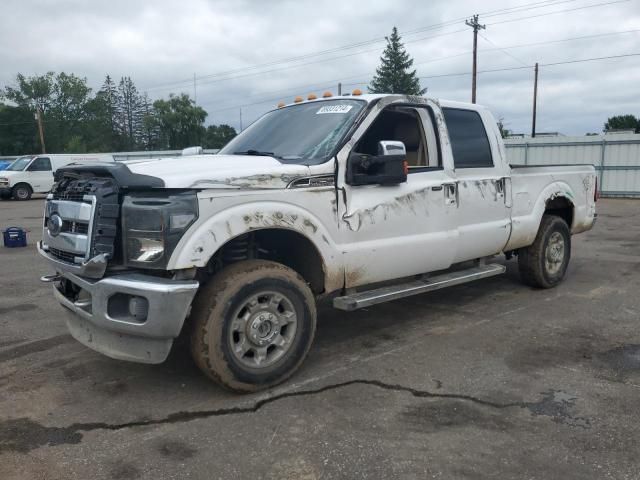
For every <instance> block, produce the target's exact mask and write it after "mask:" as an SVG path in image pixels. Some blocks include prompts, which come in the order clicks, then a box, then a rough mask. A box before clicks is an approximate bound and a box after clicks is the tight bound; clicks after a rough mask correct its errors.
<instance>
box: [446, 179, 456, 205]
mask: <svg viewBox="0 0 640 480" xmlns="http://www.w3.org/2000/svg"><path fill="white" fill-rule="evenodd" d="M443 187H444V204H445V205H457V204H458V185H457V184H456V183H445V184H444V185H443Z"/></svg>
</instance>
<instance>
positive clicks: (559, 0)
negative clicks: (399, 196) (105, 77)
mask: <svg viewBox="0 0 640 480" xmlns="http://www.w3.org/2000/svg"><path fill="white" fill-rule="evenodd" d="M575 1H578V0H546V1H542V2H534V3H530V4H524V5H519V6H514V7H509V8H503V9H498V10H493V11H489V12H485V13H481V15H486V16H488V17H492V16H501V15H508V14H512V13H519V12H522V11H527V10H533V9H537V8H545V7H550V6H555V5H559V4H563V3H571V2H575ZM620 1H629V0H620ZM465 18H466V17H461V18H457V19H453V20H449V21H446V22H442V23H438V24H433V25H428V26H426V27H421V28H417V29H413V30H407V31H404V32H401V33H402V35H403V36H408V35H415V34H417V33H422V32H425V31H429V30H435V29H440V28H444V27H447V26H451V25H454V24H457V23H458V22H460V21H461V20H464V19H465ZM384 40H385V37H378V38H375V39H371V40H366V41H361V42H356V43H353V44H348V45H343V46H340V47H334V48H331V49H327V50H321V51H316V52H310V53H306V54H303V55H298V56H294V57H288V58H284V59H280V60H274V61H271V62H266V63H263V64H258V65H251V66H247V67H241V68H237V69H233V70H227V71H222V72H217V73H213V74H208V75H202V76H200V77H197V78H198V79H205V78H215V77H221V76H227V75H232V74H234V73H239V72H243V71H245V70H254V69H258V68H263V67H268V66H272V65H276V64H280V63H289V62H295V61H299V60H305V59H307V58H312V57H316V56H319V55H326V54H330V53H336V52H339V51H342V50H349V49H352V48H357V47H361V46H366V45H370V44H373V43H380V42H382V41H384ZM409 41H414V40H407V41H406V42H405V43H408V42H409ZM362 53H364V52H362ZM337 58H340V57H337ZM192 80H193V79H192V78H189V79H183V80H176V81H174V82H170V83H165V84H158V85H153V86H150V87H147V88H146V90H156V89H164V88H173V87H179V86H182V84H184V83H191V82H192ZM143 90H145V88H143Z"/></svg>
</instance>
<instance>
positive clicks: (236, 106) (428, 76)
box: [209, 52, 640, 113]
mask: <svg viewBox="0 0 640 480" xmlns="http://www.w3.org/2000/svg"><path fill="white" fill-rule="evenodd" d="M637 56H640V52H638V53H627V54H622V55H609V56H606V57H593V58H583V59H578V60H566V61H563V62H553V63H540V64H539V66H541V67H552V66H556V65H567V64H573V63H583V62H593V61H597V60H609V59H616V58H627V57H637ZM532 68H534V65H525V66H521V67H508V68H494V69H487V70H478V71H477V73H479V74H480V73H496V72H508V71H512V70H529V69H532ZM471 74H472V72H456V73H443V74H439V75H426V76H421V77H418V78H420V79H431V78H445V77H458V76H464V75H471ZM360 83H362V82H357V83H353V84H347V85H359V84H360ZM278 99H279V98H274V99H269V100H264V101H260V102H253V103H246V104H242V105H232V106H229V107H225V108H220V109H216V110H209V113H216V112H221V111H225V110H230V109H233V108H239V107H249V106H253V105H261V104H263V103H268V102H270V101H275V100H278Z"/></svg>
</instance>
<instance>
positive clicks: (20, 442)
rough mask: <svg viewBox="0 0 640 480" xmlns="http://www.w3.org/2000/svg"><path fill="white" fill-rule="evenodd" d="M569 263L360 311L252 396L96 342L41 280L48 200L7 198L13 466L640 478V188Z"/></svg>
mask: <svg viewBox="0 0 640 480" xmlns="http://www.w3.org/2000/svg"><path fill="white" fill-rule="evenodd" d="M598 207H599V213H600V217H599V220H598V224H597V225H596V227H595V229H594V230H592V231H591V232H588V233H586V234H583V235H579V236H577V237H574V244H573V259H572V262H571V265H570V267H569V272H568V277H567V279H566V281H565V282H564V283H563V284H562V285H561V286H559V287H558V288H556V289H553V290H533V289H531V288H528V287H525V286H524V285H522V284H521V283H519V281H518V274H517V268H516V264H515V262H514V261H510V262H506V264H507V265H508V273H507V275H505V276H501V277H496V278H493V279H489V280H485V281H481V282H478V283H475V284H468V285H464V286H459V287H455V288H452V289H448V290H443V291H440V292H436V293H432V294H426V295H422V296H418V297H412V298H409V299H405V300H401V301H396V302H393V303H389V304H384V305H380V306H377V307H375V308H369V309H366V310H361V311H358V312H355V313H343V312H338V311H333V310H330V309H327V308H323V309H322V310H321V314H320V318H319V329H318V334H317V337H316V342H315V345H314V347H313V348H312V351H311V354H310V356H309V358H308V359H307V361H306V363H305V364H304V365H303V367H302V369H301V370H300V371H299V372H298V373H297V374H296V375H295V376H294V378H293V379H292V380H291V381H289V382H288V383H286V384H285V385H282V386H280V387H278V388H276V389H274V390H273V391H270V392H266V393H262V394H256V395H249V396H238V395H234V394H231V393H228V392H225V391H223V390H221V389H220V388H218V387H217V386H216V385H214V384H211V383H210V382H208V381H207V380H206V379H205V378H204V376H202V375H201V374H200V373H199V372H198V370H197V369H196V367H195V366H194V365H193V363H192V362H191V360H190V358H189V356H188V352H187V351H186V350H185V349H183V348H182V349H181V348H178V349H176V350H175V351H174V352H172V354H171V356H170V358H169V360H168V361H167V362H166V363H165V364H163V365H156V366H148V365H137V364H128V363H123V362H118V361H115V360H111V359H108V358H106V357H103V356H101V355H99V354H97V353H94V352H93V351H91V350H88V349H87V348H85V347H83V346H82V345H80V344H78V343H76V342H75V341H74V340H73V339H72V338H71V337H70V336H69V335H68V334H67V332H66V328H65V326H64V325H63V323H62V315H61V307H59V306H58V305H57V304H56V303H55V301H54V300H53V297H52V295H51V292H50V288H51V287H49V286H47V285H43V284H41V283H40V282H39V280H38V278H39V276H40V275H42V274H44V273H48V268H47V266H46V265H45V262H44V261H42V260H40V259H39V258H38V257H37V254H36V252H35V248H34V243H35V241H36V240H38V239H39V237H40V232H39V228H40V227H39V225H40V221H41V220H40V218H41V211H42V199H39V200H31V201H29V202H24V203H19V202H13V201H4V202H0V226H1V227H2V228H6V227H7V226H11V225H14V224H15V225H20V226H25V227H27V228H30V229H31V230H32V231H31V234H30V235H31V236H30V242H29V243H30V245H29V247H28V248H24V249H7V248H1V247H0V265H1V266H2V272H3V275H2V277H1V278H0V291H1V292H2V293H1V295H0V479H2V480H10V479H40V478H42V479H93V478H97V479H125V480H126V479H138V478H144V479H165V478H196V479H199V478H206V479H231V478H242V479H244V478H253V479H258V478H273V479H289V478H291V479H320V478H322V479H333V478H349V479H352V478H375V479H378V478H381V479H382V478H442V479H452V478H472V479H485V478H486V479H489V478H492V479H493V478H500V479H511V478H514V479H516V478H517V479H555V478H558V479H581V480H583V479H604V478H615V479H638V478H640V406H639V400H638V399H639V397H640V328H639V327H640V295H639V293H640V201H633V200H601V201H600V202H599V203H598Z"/></svg>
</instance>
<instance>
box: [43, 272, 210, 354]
mask: <svg viewBox="0 0 640 480" xmlns="http://www.w3.org/2000/svg"><path fill="white" fill-rule="evenodd" d="M56 279H59V280H60V282H56V283H54V286H53V293H54V295H55V297H56V299H57V300H58V302H60V304H61V305H62V306H63V307H65V308H66V309H67V310H68V312H67V318H66V321H67V327H68V328H69V332H70V333H71V335H72V336H73V337H74V338H75V339H76V340H78V341H79V342H80V343H82V344H84V345H86V346H87V347H89V348H92V349H93V350H96V351H98V352H100V353H102V354H104V355H106V356H108V357H111V358H115V359H118V360H128V361H133V362H140V363H161V362H163V361H164V360H165V359H166V358H167V355H168V354H169V351H170V350H171V345H172V344H173V340H174V338H176V337H177V336H178V334H179V333H180V330H181V329H182V325H183V323H184V320H185V318H186V317H187V315H188V313H189V309H190V307H191V302H192V300H193V297H194V296H195V294H196V291H197V289H198V285H199V284H198V282H196V281H189V280H187V281H182V280H170V279H163V278H158V277H152V276H148V275H141V274H134V273H132V274H121V275H114V276H111V277H106V278H103V279H100V280H90V279H85V278H81V277H79V276H77V275H75V274H73V273H70V272H65V271H62V272H59V277H56ZM65 280H66V281H69V282H71V283H72V284H73V285H75V286H76V287H78V288H80V289H81V291H80V295H79V296H78V299H77V300H75V301H74V300H72V299H70V298H68V297H67V296H66V295H65V294H64V291H63V290H62V285H63V283H62V282H64V281H65ZM131 299H135V301H134V305H142V307H143V308H142V310H141V311H142V312H143V313H144V315H135V314H134V313H132V312H131V306H130V305H131V303H130V302H131Z"/></svg>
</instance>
